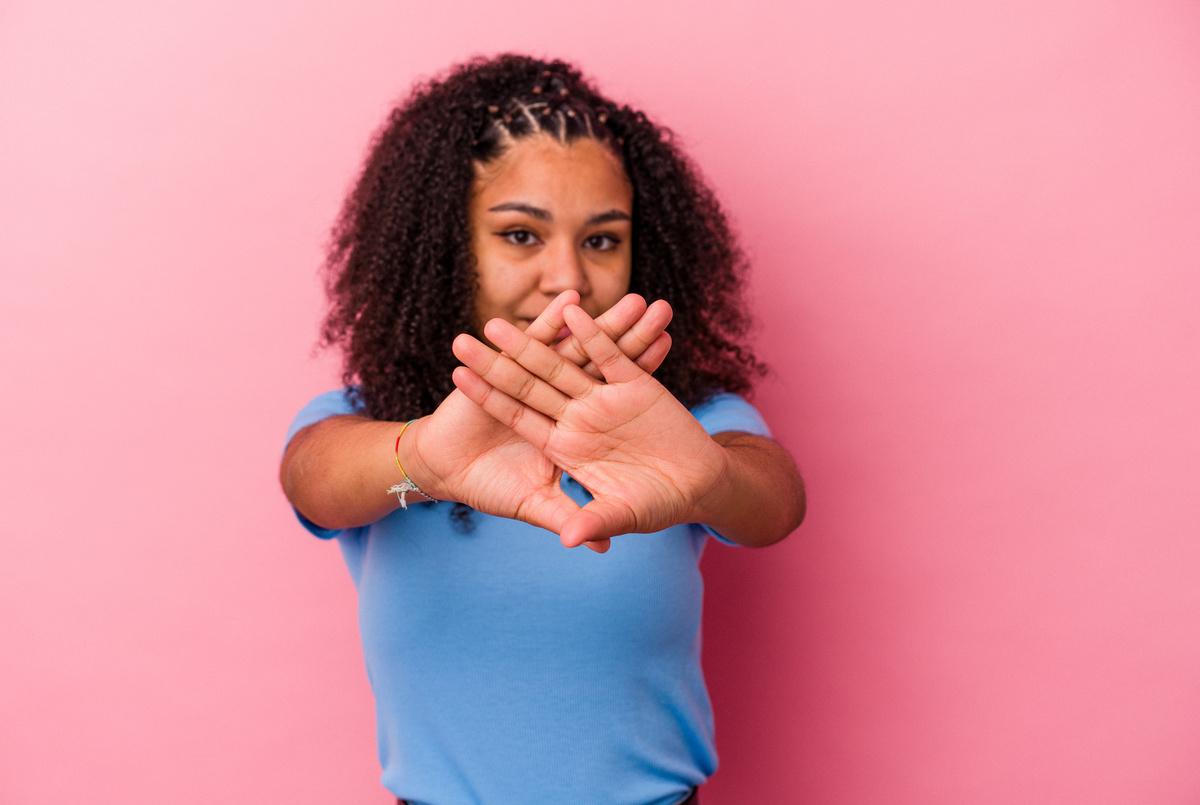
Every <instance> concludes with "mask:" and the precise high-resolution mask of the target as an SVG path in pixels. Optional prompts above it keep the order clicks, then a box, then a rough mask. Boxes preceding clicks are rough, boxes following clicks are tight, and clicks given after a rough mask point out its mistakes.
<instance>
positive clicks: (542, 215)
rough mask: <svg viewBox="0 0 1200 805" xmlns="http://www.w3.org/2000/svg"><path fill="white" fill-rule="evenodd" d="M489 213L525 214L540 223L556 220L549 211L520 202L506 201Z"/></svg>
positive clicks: (491, 209)
mask: <svg viewBox="0 0 1200 805" xmlns="http://www.w3.org/2000/svg"><path fill="white" fill-rule="evenodd" d="M488 212H523V213H525V214H526V215H528V216H529V217H530V218H537V219H538V220H539V221H552V220H554V216H553V215H551V214H550V213H549V211H547V210H543V209H542V208H541V207H535V206H533V205H532V204H523V203H521V202H520V201H506V202H504V203H503V204H497V205H496V206H495V207H489V208H488Z"/></svg>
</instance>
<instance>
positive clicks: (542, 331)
mask: <svg viewBox="0 0 1200 805" xmlns="http://www.w3.org/2000/svg"><path fill="white" fill-rule="evenodd" d="M578 304H579V293H578V292H577V291H563V292H562V293H560V294H559V295H558V296H556V297H555V298H554V299H553V300H551V302H550V304H549V305H547V306H546V309H545V310H543V311H542V315H540V316H538V317H537V318H536V319H534V320H533V323H532V324H530V325H529V326H528V327H526V328H525V334H526V335H528V336H529V337H530V338H532V339H533V340H535V341H540V342H541V343H543V344H550V343H553V342H554V341H555V340H556V339H557V338H558V334H559V333H561V332H562V328H563V327H566V326H567V322H566V320H565V319H564V318H563V315H562V312H563V308H564V307H566V306H567V305H578ZM626 327H628V325H626ZM575 364H576V366H578V365H579V361H576V362H575Z"/></svg>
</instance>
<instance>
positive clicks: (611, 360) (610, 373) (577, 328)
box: [563, 305, 642, 396]
mask: <svg viewBox="0 0 1200 805" xmlns="http://www.w3.org/2000/svg"><path fill="white" fill-rule="evenodd" d="M563 315H564V316H565V317H566V319H567V326H568V327H570V328H571V333H572V334H573V335H574V336H575V337H576V338H578V339H579V345H580V346H581V347H583V351H584V352H586V353H587V356H588V357H589V358H591V360H592V362H593V363H595V364H596V368H597V369H599V370H600V374H601V375H602V376H603V377H604V380H605V381H606V382H608V383H622V382H628V381H630V380H633V379H634V378H635V377H638V376H640V375H641V374H642V370H641V369H638V367H637V365H636V364H634V362H633V361H631V360H629V358H627V357H625V353H623V352H621V350H620V349H619V348H618V347H617V345H616V344H614V343H613V341H612V339H611V338H609V337H608V336H607V335H605V334H604V331H602V330H601V329H600V328H599V326H597V325H596V322H595V321H593V320H592V317H591V316H589V315H588V314H587V313H586V312H584V310H583V308H581V307H579V306H578V305H569V306H568V307H567V308H566V310H564V311H563ZM585 376H586V375H585ZM572 396H578V395H572Z"/></svg>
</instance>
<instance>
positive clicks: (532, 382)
mask: <svg viewBox="0 0 1200 805" xmlns="http://www.w3.org/2000/svg"><path fill="white" fill-rule="evenodd" d="M507 326H508V327H509V328H511V329H512V330H514V331H515V332H517V333H521V331H520V330H517V328H516V327H514V326H513V325H511V324H508V325H507ZM486 329H487V328H486V327H485V330H486ZM521 337H522V340H523V341H524V342H527V343H530V344H534V345H536V346H537V347H540V348H541V349H543V350H549V348H548V347H546V346H545V345H543V344H540V343H538V342H537V341H534V340H532V339H530V338H528V337H527V336H525V335H524V333H521ZM492 343H496V342H495V341H493V342H492ZM497 346H500V345H499V344H497ZM452 348H453V350H454V355H455V357H457V358H458V359H459V360H460V361H462V362H463V363H464V364H466V366H467V367H468V368H469V369H471V370H472V371H473V372H475V373H476V374H477V375H479V376H480V377H481V378H483V380H484V381H485V382H486V383H488V384H489V385H490V386H492V387H493V388H495V389H497V390H498V391H500V392H503V393H504V394H506V395H507V396H509V397H512V398H513V399H515V400H519V401H520V402H522V403H524V404H525V405H528V406H529V407H531V408H533V409H534V410H536V411H540V412H541V413H543V414H546V415H547V416H556V415H557V414H558V413H560V412H561V411H562V409H563V407H564V406H566V404H567V402H568V401H569V398H568V397H567V396H566V395H565V394H563V393H562V392H561V391H558V390H557V389H555V388H554V387H553V386H551V385H550V384H549V383H547V382H545V381H543V380H541V379H540V378H538V377H537V376H535V375H533V374H530V372H529V371H528V370H526V369H525V368H524V367H522V366H521V365H520V364H518V363H517V362H516V361H515V360H514V359H513V358H511V357H509V355H508V354H503V355H502V354H500V353H498V352H496V351H495V350H493V349H492V348H491V347H489V346H487V345H486V344H484V343H483V342H481V341H480V340H479V339H477V338H475V337H473V336H470V335H466V334H463V335H460V336H458V337H457V338H455V339H454V343H453V345H452ZM501 348H502V349H503V347H502V346H501ZM560 360H561V359H560ZM573 368H575V371H577V372H578V371H580V370H579V369H578V368H577V367H573Z"/></svg>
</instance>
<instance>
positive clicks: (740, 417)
mask: <svg viewBox="0 0 1200 805" xmlns="http://www.w3.org/2000/svg"><path fill="white" fill-rule="evenodd" d="M692 416H694V417H696V419H697V420H698V421H699V422H700V424H701V425H702V426H703V427H704V430H706V431H708V433H709V435H716V434H718V433H728V432H730V431H739V432H742V433H751V434H754V435H755V436H765V437H766V438H768V439H769V438H771V430H770V428H768V427H767V423H766V422H765V421H763V418H762V414H760V413H758V409H757V408H755V407H754V406H753V405H751V404H750V403H748V402H746V401H745V400H744V399H742V398H741V397H739V396H737V395H736V394H718V395H717V396H715V397H713V398H712V399H710V400H708V401H706V402H704V403H701V404H700V405H698V406H696V407H695V408H693V409H692ZM701 525H702V526H703V528H704V530H705V531H707V532H708V533H709V534H711V535H712V536H713V537H714V538H715V539H717V540H718V541H720V542H723V543H724V544H726V545H737V544H738V543H736V542H734V541H733V540H731V539H726V538H725V537H723V536H721V535H720V534H718V533H717V532H716V531H714V530H713V529H711V528H709V527H708V526H706V525H703V524H701Z"/></svg>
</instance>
